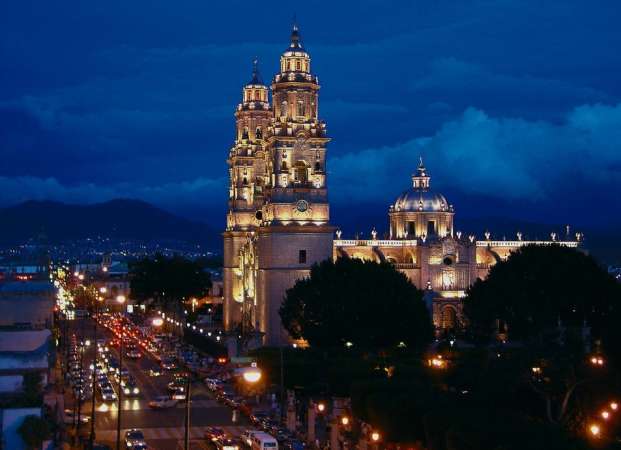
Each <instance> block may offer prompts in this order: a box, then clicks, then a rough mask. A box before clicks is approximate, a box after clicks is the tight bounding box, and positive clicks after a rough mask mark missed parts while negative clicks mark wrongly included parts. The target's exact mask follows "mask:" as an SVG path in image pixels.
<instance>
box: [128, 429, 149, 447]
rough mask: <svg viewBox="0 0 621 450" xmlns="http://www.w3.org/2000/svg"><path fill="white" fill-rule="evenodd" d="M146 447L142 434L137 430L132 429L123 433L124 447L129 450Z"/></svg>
mask: <svg viewBox="0 0 621 450" xmlns="http://www.w3.org/2000/svg"><path fill="white" fill-rule="evenodd" d="M137 445H138V446H143V447H144V448H146V447H147V443H146V442H145V440H144V434H143V433H142V431H140V430H139V429H137V428H132V429H131V430H127V431H126V432H125V446H126V447H127V448H129V449H132V448H135V447H136V446H137Z"/></svg>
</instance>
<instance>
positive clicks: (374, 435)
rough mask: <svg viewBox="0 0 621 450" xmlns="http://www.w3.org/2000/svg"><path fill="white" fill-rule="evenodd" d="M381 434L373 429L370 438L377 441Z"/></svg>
mask: <svg viewBox="0 0 621 450" xmlns="http://www.w3.org/2000/svg"><path fill="white" fill-rule="evenodd" d="M380 438H381V436H380V434H379V433H378V432H377V431H374V432H373V433H371V440H372V441H373V442H378V441H379V440H380Z"/></svg>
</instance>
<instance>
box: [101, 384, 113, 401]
mask: <svg viewBox="0 0 621 450" xmlns="http://www.w3.org/2000/svg"><path fill="white" fill-rule="evenodd" d="M101 398H102V400H103V401H104V402H111V401H115V400H116V392H114V389H113V388H112V386H110V385H106V386H104V387H102V388H101Z"/></svg>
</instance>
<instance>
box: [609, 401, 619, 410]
mask: <svg viewBox="0 0 621 450" xmlns="http://www.w3.org/2000/svg"><path fill="white" fill-rule="evenodd" d="M610 409H612V410H613V411H616V410H617V409H619V404H618V403H617V402H610Z"/></svg>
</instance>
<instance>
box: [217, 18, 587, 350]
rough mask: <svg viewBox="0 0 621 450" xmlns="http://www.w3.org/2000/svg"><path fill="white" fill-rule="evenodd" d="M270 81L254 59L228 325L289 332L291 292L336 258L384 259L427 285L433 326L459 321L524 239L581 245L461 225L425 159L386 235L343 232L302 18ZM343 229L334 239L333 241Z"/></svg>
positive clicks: (230, 217)
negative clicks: (465, 305) (506, 236)
mask: <svg viewBox="0 0 621 450" xmlns="http://www.w3.org/2000/svg"><path fill="white" fill-rule="evenodd" d="M271 92H272V95H271V103H270V95H269V90H268V87H267V85H265V84H264V83H263V81H262V80H261V77H260V75H259V71H258V68H257V63H256V61H255V63H254V70H253V73H252V78H251V80H250V82H249V83H248V84H246V85H245V86H244V87H243V90H242V102H241V103H240V104H239V105H238V107H237V110H236V112H235V118H236V138H235V143H234V145H233V147H232V148H231V150H230V153H229V157H228V165H229V180H230V185H229V209H228V213H227V218H226V219H227V220H226V230H225V232H224V233H223V237H224V268H223V282H224V326H225V328H226V329H227V330H229V331H233V330H235V331H236V332H238V331H240V332H242V333H244V332H245V333H255V336H256V337H257V340H256V342H257V343H262V344H264V345H283V344H285V343H287V342H289V341H290V338H289V336H288V334H287V333H286V331H285V330H284V329H283V327H282V324H281V320H280V316H279V312H278V311H279V308H280V306H281V304H282V301H283V298H284V295H285V292H286V290H287V289H288V288H290V287H292V286H293V285H294V284H295V282H296V280H298V279H300V278H303V277H306V276H308V275H309V272H310V267H311V266H312V265H313V264H314V263H316V262H319V261H321V260H325V259H328V258H331V257H332V258H339V257H352V258H362V259H367V260H374V261H387V262H390V263H392V264H394V265H395V267H396V268H398V269H399V270H401V271H403V272H404V273H405V274H406V275H407V276H408V277H409V279H410V280H411V281H412V282H413V283H414V284H415V285H416V286H417V287H418V288H419V289H424V290H426V292H427V295H426V298H427V299H429V302H428V303H429V306H430V308H431V310H432V317H433V322H434V325H435V326H436V327H437V328H439V329H442V328H453V327H457V326H459V325H460V323H461V322H462V307H461V305H462V298H463V297H464V295H465V291H466V289H467V288H468V286H470V285H471V284H472V283H473V282H474V281H475V280H476V279H477V278H484V277H485V276H486V275H487V272H488V270H489V268H490V267H491V266H492V265H493V264H495V263H496V262H497V261H500V260H502V259H505V258H507V256H508V255H509V253H510V252H511V251H513V250H515V249H517V248H519V247H520V246H523V245H526V244H533V243H535V244H542V245H548V244H562V245H567V246H571V247H577V246H578V245H579V243H580V239H581V235H580V234H577V235H575V236H569V232H567V233H566V235H564V236H557V235H555V234H554V233H553V234H552V235H551V236H550V240H547V241H528V240H526V239H523V236H522V235H521V234H518V235H517V236H516V239H515V240H512V241H507V240H501V241H497V240H492V239H491V234H490V233H485V239H484V240H478V239H477V237H476V236H475V235H473V234H464V233H461V232H460V231H456V230H454V226H453V219H454V215H455V210H454V208H453V205H451V204H450V203H449V202H448V200H447V199H446V198H445V197H444V196H443V195H442V194H440V193H436V192H434V191H433V190H432V189H431V177H430V176H429V173H428V172H427V169H426V168H425V166H424V164H423V161H422V159H421V161H420V164H419V166H418V168H417V170H416V172H415V174H414V175H413V176H412V186H411V187H410V188H409V189H408V190H406V191H405V192H404V193H403V194H401V195H400V196H399V197H398V198H397V200H396V201H395V202H394V203H393V204H392V205H391V206H390V208H389V211H388V217H389V222H390V233H389V238H388V239H378V238H377V232H376V231H375V230H373V232H372V239H368V240H359V239H352V240H350V239H343V237H342V235H341V232H340V231H339V230H336V229H335V228H334V227H333V226H332V225H331V224H330V209H329V203H328V197H327V182H326V167H325V162H326V145H327V143H328V142H329V140H330V138H329V137H328V136H327V133H326V125H325V123H324V122H323V121H322V120H320V119H319V109H318V94H319V83H318V79H317V77H316V76H315V75H314V74H313V73H312V72H311V59H310V56H309V54H308V52H307V51H306V50H305V49H304V47H303V45H302V41H301V38H300V33H299V30H298V28H297V26H294V27H293V31H292V33H291V43H290V45H289V47H288V48H287V49H286V50H285V51H284V52H283V54H282V55H281V57H280V72H279V73H277V74H276V75H275V76H274V78H273V80H272V83H271ZM335 237H336V239H335Z"/></svg>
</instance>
